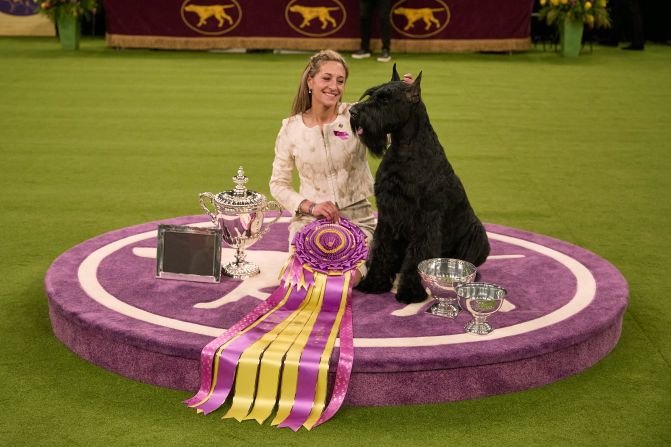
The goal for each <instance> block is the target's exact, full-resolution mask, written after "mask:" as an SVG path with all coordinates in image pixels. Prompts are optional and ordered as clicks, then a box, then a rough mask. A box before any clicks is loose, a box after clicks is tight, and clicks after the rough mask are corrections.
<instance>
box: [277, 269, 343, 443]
mask: <svg viewBox="0 0 671 447" xmlns="http://www.w3.org/2000/svg"><path fill="white" fill-rule="evenodd" d="M350 278H351V272H349V271H348V272H345V282H344V284H343V288H342V295H341V297H340V308H339V309H338V314H337V315H336V320H335V322H334V324H333V327H332V328H331V334H330V335H329V338H328V341H327V343H326V346H325V348H324V352H323V354H322V357H321V359H320V362H319V375H318V376H317V390H316V392H315V400H314V405H313V406H312V411H311V412H310V416H309V417H308V418H307V420H306V421H305V423H304V424H303V427H305V428H307V429H308V430H310V429H311V428H312V427H313V426H314V425H315V424H316V423H317V421H318V420H319V418H320V416H321V415H322V412H323V411H324V406H325V404H326V388H327V385H328V383H327V382H328V380H327V379H328V372H329V360H330V359H331V352H333V347H334V346H335V341H336V337H337V336H338V330H339V329H340V323H341V321H342V317H343V314H344V313H345V308H346V307H347V295H348V292H349V282H350ZM273 423H274V421H273Z"/></svg>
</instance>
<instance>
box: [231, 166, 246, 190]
mask: <svg viewBox="0 0 671 447" xmlns="http://www.w3.org/2000/svg"><path fill="white" fill-rule="evenodd" d="M248 180H249V178H247V177H245V170H244V169H242V166H240V167H239V168H238V175H237V176H235V177H233V181H234V182H235V195H236V196H244V195H246V194H247V187H246V186H245V183H247V181H248Z"/></svg>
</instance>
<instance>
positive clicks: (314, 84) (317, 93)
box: [270, 50, 412, 285]
mask: <svg viewBox="0 0 671 447" xmlns="http://www.w3.org/2000/svg"><path fill="white" fill-rule="evenodd" d="M348 74H349V70H348V67H347V63H346V62H345V60H344V58H343V57H342V56H341V55H340V54H338V53H337V52H335V51H332V50H324V51H320V52H319V53H317V54H315V55H313V56H312V57H311V58H310V61H309V62H308V64H307V66H306V67H305V70H304V71H303V75H302V77H301V81H300V84H299V86H298V92H297V93H296V97H295V98H294V103H293V107H292V110H291V116H290V117H289V118H286V119H285V120H283V121H282V128H281V129H280V132H279V134H278V135H277V141H276V143H275V160H274V161H273V172H272V176H271V179H270V192H271V194H272V195H273V197H275V199H276V200H277V201H278V202H279V203H280V204H281V205H282V206H283V207H284V208H285V209H287V210H289V211H291V212H293V213H294V216H293V218H292V219H291V223H290V224H289V241H291V240H293V237H294V235H295V234H296V232H298V231H300V230H301V229H302V228H303V227H304V226H305V225H307V224H308V223H310V222H312V221H313V220H315V219H319V218H326V219H329V220H331V221H332V222H337V221H338V219H339V218H340V216H345V217H346V218H348V219H349V220H350V221H352V222H353V223H355V224H356V225H357V226H358V227H359V228H361V230H363V232H364V233H365V234H366V236H367V237H368V242H369V244H370V242H371V239H372V237H373V232H374V230H375V225H376V224H377V220H376V218H375V216H373V209H372V207H371V204H370V202H369V201H368V197H370V196H372V195H373V176H372V174H371V172H370V168H369V167H368V162H367V159H366V148H365V146H363V144H361V142H360V141H359V139H358V138H357V137H356V135H355V133H354V132H352V128H351V126H350V121H349V109H350V106H351V105H350V104H343V103H342V102H341V100H342V95H343V92H344V88H345V83H346V81H347V76H348ZM405 78H406V82H408V81H409V82H412V78H411V77H410V76H409V75H406V77H405ZM294 168H295V169H296V170H297V171H298V177H299V180H300V188H299V190H298V191H295V190H294V188H293V186H292V175H293V171H294ZM358 273H359V275H357V278H355V280H354V285H356V284H357V283H358V282H359V280H360V279H361V277H362V276H363V275H365V266H362V267H360V269H359V270H358Z"/></svg>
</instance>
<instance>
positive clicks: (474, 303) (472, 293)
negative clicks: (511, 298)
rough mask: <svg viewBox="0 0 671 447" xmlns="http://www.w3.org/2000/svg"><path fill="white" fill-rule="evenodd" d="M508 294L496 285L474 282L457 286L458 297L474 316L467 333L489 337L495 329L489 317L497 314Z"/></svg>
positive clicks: (468, 325) (466, 328)
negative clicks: (489, 321) (488, 321)
mask: <svg viewBox="0 0 671 447" xmlns="http://www.w3.org/2000/svg"><path fill="white" fill-rule="evenodd" d="M507 294H508V292H507V291H506V289H504V288H503V287H501V286H498V285H496V284H488V283H484V282H473V283H470V284H462V285H460V286H457V295H459V299H460V300H461V302H462V303H464V307H466V309H467V310H468V311H469V312H470V313H471V315H473V320H471V321H469V322H468V324H466V327H464V329H465V330H466V332H469V333H471V334H476V335H487V334H489V333H490V332H491V331H492V330H493V329H492V327H491V325H490V324H489V323H487V321H486V320H487V317H488V316H490V315H491V314H493V313H494V312H497V311H498V310H499V309H500V308H501V305H502V304H503V300H504V299H505V298H506V295H507Z"/></svg>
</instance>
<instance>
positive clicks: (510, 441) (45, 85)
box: [0, 38, 671, 447]
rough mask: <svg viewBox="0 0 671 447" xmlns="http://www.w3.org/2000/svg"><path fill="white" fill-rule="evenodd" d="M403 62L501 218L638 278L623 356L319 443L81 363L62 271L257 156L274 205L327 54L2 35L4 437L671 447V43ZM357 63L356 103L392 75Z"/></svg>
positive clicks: (462, 169) (471, 180) (473, 193)
mask: <svg viewBox="0 0 671 447" xmlns="http://www.w3.org/2000/svg"><path fill="white" fill-rule="evenodd" d="M394 59H395V61H396V62H398V64H399V71H400V72H401V73H404V72H413V73H417V72H418V71H419V70H423V72H424V78H423V82H422V88H423V95H424V99H425V102H426V104H427V108H428V110H429V114H430V116H431V119H432V122H433V125H434V127H435V129H436V132H437V133H438V135H439V137H440V138H441V141H442V142H443V145H444V146H445V148H446V151H447V154H448V157H449V159H450V160H451V162H452V164H453V165H454V167H455V169H456V171H457V173H458V174H459V175H460V176H461V179H462V181H463V182H464V184H465V186H466V189H467V191H468V193H469V196H470V198H471V201H472V203H473V206H474V208H475V209H476V211H477V212H478V214H479V216H480V217H481V218H482V220H483V221H485V222H491V223H498V224H502V225H508V226H512V227H517V228H522V229H525V230H530V231H534V232H538V233H543V234H546V235H549V236H553V237H556V238H559V239H563V240H566V241H569V242H572V243H574V244H577V245H580V246H583V247H585V248H587V249H589V250H592V251H594V252H596V253H597V254H599V255H600V256H602V257H604V258H606V259H608V260H609V261H610V262H612V263H613V264H615V265H616V266H617V267H618V268H619V269H620V270H621V271H622V273H623V274H624V276H625V277H626V278H627V280H628V281H629V286H630V304H629V308H628V310H627V313H626V315H625V320H624V329H623V333H622V337H621V339H620V342H619V344H618V345H617V347H616V348H615V350H614V351H613V352H612V353H611V354H610V355H609V356H608V357H606V358H605V359H604V360H602V361H601V362H599V363H598V364H597V365H595V366H594V367H593V368H590V369H589V370H587V371H584V372H583V373H581V374H578V375H576V376H573V377H570V378H567V379H565V380H562V381H560V382H557V383H554V384H551V385H548V386H544V387H542V388H537V389H533V390H528V391H525V392H520V393H514V394H508V395H502V396H495V397H490V398H486V399H479V400H474V401H466V402H457V403H449V404H440V405H419V406H407V407H390V408H351V407H346V408H344V409H342V410H341V411H340V412H339V413H338V414H337V415H336V417H335V418H334V419H332V420H331V421H330V422H328V423H327V424H325V425H323V426H321V427H319V428H318V429H315V430H314V431H312V432H307V431H304V430H303V431H301V432H298V433H293V432H290V431H287V430H277V429H275V428H271V427H270V426H268V425H264V426H258V425H257V424H256V423H254V422H248V423H242V424H240V423H237V422H233V421H231V420H226V421H222V420H220V418H219V417H217V413H215V414H214V415H211V416H209V417H203V416H199V415H196V414H195V413H194V412H193V411H190V410H188V409H186V408H185V407H184V406H183V405H182V404H181V403H180V401H181V400H183V399H185V398H187V397H189V394H188V393H185V392H182V391H174V390H167V389H161V388H157V387H154V386H151V385H146V384H142V383H137V382H133V381H131V380H129V379H126V378H123V377H120V376H118V375H116V374H113V373H111V372H108V371H106V370H104V369H102V368H100V367H97V366H94V365H91V364H89V363H87V362H85V361H83V360H81V359H80V358H78V357H77V356H76V355H74V354H73V353H71V352H70V351H69V350H68V349H67V348H65V347H64V346H63V345H62V344H61V343H60V342H59V341H58V340H57V339H56V338H55V337H54V336H53V334H52V332H51V328H50V324H49V318H48V314H47V301H46V297H45V293H44V288H43V278H44V275H45V272H46V270H47V268H48V267H49V265H50V263H51V262H52V261H53V260H54V259H55V258H56V257H57V256H58V255H59V254H60V253H62V252H64V251H66V250H67V249H69V248H70V247H72V246H73V245H75V244H77V243H79V242H82V241H84V240H86V239H89V238H91V237H93V236H96V235H99V234H101V233H103V232H106V231H110V230H114V229H117V228H121V227H124V226H128V225H133V224H138V223H142V222H147V221H150V220H158V219H163V218H169V217H174V216H180V215H188V214H197V213H199V212H200V210H199V206H198V193H200V192H202V191H212V192H218V191H222V190H225V189H230V188H231V187H232V182H231V180H230V177H231V176H232V175H234V173H235V171H236V169H237V167H238V165H240V164H243V165H244V167H245V169H246V172H247V175H248V176H249V177H250V182H249V184H248V186H249V187H250V188H251V189H254V190H258V191H260V192H263V193H266V194H267V193H268V179H269V176H270V170H271V161H272V157H273V147H274V142H275V137H276V135H277V131H278V130H279V127H280V120H281V119H282V118H284V117H285V116H286V115H287V114H288V113H289V108H290V103H291V100H292V98H293V94H294V92H295V89H296V87H297V85H298V79H299V75H300V73H301V70H302V69H303V67H304V65H305V62H306V60H307V56H306V55H273V54H248V55H244V54H223V53H194V52H167V51H142V50H133V51H130V50H127V51H117V50H113V49H108V48H106V47H105V46H104V43H103V42H102V41H100V40H85V41H84V42H83V44H82V48H81V51H79V52H76V53H67V52H64V51H61V50H60V48H59V46H58V43H57V42H56V41H55V40H52V39H39V38H38V39H30V38H1V39H0V67H2V69H1V70H0V228H1V229H2V230H1V232H0V253H1V260H0V280H1V281H2V283H1V284H2V287H1V288H0V384H1V386H2V393H1V394H0V403H1V404H2V406H3V409H2V416H1V417H0V440H1V441H0V444H2V445H7V446H13V445H31V446H33V445H84V446H93V445H96V446H98V445H105V446H109V445H213V444H217V445H222V446H237V445H287V446H293V445H320V446H336V445H337V446H349V445H385V446H397V445H443V446H460V445H469V446H480V445H482V446H497V445H514V446H518V445H551V446H554V445H570V446H572V447H574V446H582V445H584V446H599V445H611V446H614V445H617V446H631V445H637V446H640V445H645V446H656V445H670V444H671V424H670V423H669V415H670V414H671V367H670V365H669V363H670V362H671V331H670V330H669V328H670V327H671V310H670V309H671V307H670V306H669V305H667V303H668V302H669V300H670V298H669V289H670V288H669V285H668V281H667V279H666V273H667V271H666V269H667V268H669V266H671V244H670V243H669V241H670V240H671V238H670V237H669V227H670V226H671V194H670V191H671V180H670V176H669V172H671V47H663V46H654V45H649V46H646V50H645V51H644V52H624V51H620V50H618V49H615V48H600V47H595V48H594V51H593V53H586V54H583V55H581V56H580V57H579V58H577V59H575V60H565V59H562V58H561V57H559V56H558V55H557V54H555V53H553V52H552V51H548V52H542V51H541V50H540V49H538V50H534V51H530V52H528V53H525V54H514V55H488V54H446V55H402V54H399V55H394ZM350 68H351V79H350V80H349V82H348V85H347V91H346V95H345V96H346V100H348V101H353V100H356V99H357V98H358V96H359V95H360V93H361V92H362V91H363V90H364V89H365V88H367V87H369V86H371V85H373V84H378V83H381V82H384V81H386V80H387V79H388V78H389V76H390V72H391V65H390V64H380V63H377V62H375V61H374V60H364V61H352V62H351V64H350ZM376 166H377V163H376V161H375V160H371V167H372V168H373V169H374V168H375V167H376ZM539 279H542V278H539ZM538 298H539V299H542V298H543V297H542V296H539V297H538ZM445 386H459V385H458V384H454V383H451V384H449V383H446V384H445Z"/></svg>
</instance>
